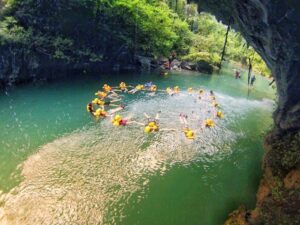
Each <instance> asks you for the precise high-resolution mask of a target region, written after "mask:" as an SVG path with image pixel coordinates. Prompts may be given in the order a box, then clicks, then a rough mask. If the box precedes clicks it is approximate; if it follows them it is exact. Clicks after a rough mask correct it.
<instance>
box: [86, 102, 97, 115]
mask: <svg viewBox="0 0 300 225" xmlns="http://www.w3.org/2000/svg"><path fill="white" fill-rule="evenodd" d="M86 110H87V111H88V112H89V113H91V114H92V115H93V113H94V112H95V110H94V107H93V103H92V102H90V103H89V104H87V106H86Z"/></svg>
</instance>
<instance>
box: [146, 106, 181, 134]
mask: <svg viewBox="0 0 300 225" xmlns="http://www.w3.org/2000/svg"><path fill="white" fill-rule="evenodd" d="M144 116H145V117H146V119H147V123H146V124H143V125H144V126H145V128H144V131H145V133H154V132H158V131H177V130H176V129H172V128H171V129H170V128H163V129H161V128H160V127H159V116H160V111H159V112H158V113H157V114H156V116H155V118H152V117H150V116H149V115H148V114H147V113H144Z"/></svg>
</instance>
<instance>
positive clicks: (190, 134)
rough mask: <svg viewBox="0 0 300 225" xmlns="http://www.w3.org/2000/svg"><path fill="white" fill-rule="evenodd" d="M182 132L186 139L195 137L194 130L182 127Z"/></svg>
mask: <svg viewBox="0 0 300 225" xmlns="http://www.w3.org/2000/svg"><path fill="white" fill-rule="evenodd" d="M183 132H184V134H185V137H186V138H187V139H194V138H195V133H194V131H192V130H190V129H189V128H184V129H183Z"/></svg>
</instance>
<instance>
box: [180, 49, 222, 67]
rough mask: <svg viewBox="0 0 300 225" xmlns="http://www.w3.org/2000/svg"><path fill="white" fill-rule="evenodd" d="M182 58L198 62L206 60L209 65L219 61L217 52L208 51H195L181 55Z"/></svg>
mask: <svg viewBox="0 0 300 225" xmlns="http://www.w3.org/2000/svg"><path fill="white" fill-rule="evenodd" d="M182 59H183V60H185V61H189V62H194V63H196V62H199V61H205V62H208V63H209V64H211V65H215V66H216V65H217V64H218V63H219V62H220V57H219V56H218V55H217V54H211V53H208V52H195V53H191V54H188V55H186V56H183V57H182Z"/></svg>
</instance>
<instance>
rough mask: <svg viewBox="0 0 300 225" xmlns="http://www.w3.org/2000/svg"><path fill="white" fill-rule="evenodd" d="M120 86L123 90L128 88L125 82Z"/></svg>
mask: <svg viewBox="0 0 300 225" xmlns="http://www.w3.org/2000/svg"><path fill="white" fill-rule="evenodd" d="M119 86H120V89H121V90H125V89H126V88H127V85H126V83H125V82H121V83H120V85H119Z"/></svg>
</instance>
